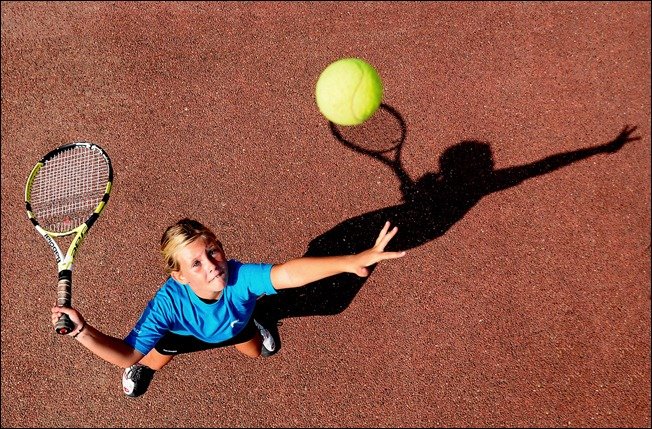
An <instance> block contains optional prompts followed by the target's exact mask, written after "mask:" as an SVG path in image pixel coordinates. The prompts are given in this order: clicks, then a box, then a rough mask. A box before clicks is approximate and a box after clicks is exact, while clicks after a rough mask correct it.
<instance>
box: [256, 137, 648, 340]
mask: <svg viewBox="0 0 652 429" xmlns="http://www.w3.org/2000/svg"><path fill="white" fill-rule="evenodd" d="M635 129H636V127H625V128H624V129H623V130H622V131H621V133H620V134H619V135H618V137H616V138H615V139H614V140H613V141H611V142H609V143H606V144H603V145H599V146H595V147H590V148H585V149H580V150H577V151H572V152H566V153H561V154H556V155H552V156H549V157H547V158H545V159H542V160H540V161H536V162H533V163H530V164H527V165H523V166H517V167H511V168H506V169H501V170H495V169H494V168H493V165H494V162H493V155H492V151H491V148H490V146H489V144H487V143H484V142H478V141H463V142H460V143H458V144H456V145H453V146H451V147H449V148H448V149H446V151H444V153H443V154H442V156H441V157H440V166H441V168H440V172H437V173H435V172H431V173H427V174H425V175H424V176H423V177H421V178H420V179H419V180H418V181H416V182H415V183H414V184H412V182H410V186H409V190H408V191H405V192H404V201H403V203H401V204H397V205H394V206H390V207H385V208H382V209H379V210H375V211H371V212H368V213H364V214H362V215H360V216H356V217H353V218H350V219H347V220H345V221H343V222H341V223H339V224H338V225H336V226H334V227H333V228H331V229H329V230H328V231H326V232H324V233H323V234H321V235H319V236H318V237H316V238H315V239H313V240H312V241H311V242H310V244H309V246H308V249H307V251H306V253H305V254H304V256H334V255H349V254H354V253H359V252H361V251H364V250H366V249H368V248H369V247H371V246H373V244H374V240H375V238H376V235H377V231H378V230H379V229H380V228H382V226H383V224H384V223H385V221H390V222H391V224H392V225H395V226H398V228H399V232H398V234H397V235H396V236H395V237H394V238H393V240H392V241H391V242H390V243H389V244H388V246H387V251H399V250H409V249H413V248H415V247H418V246H421V245H423V244H426V243H428V242H430V241H432V240H434V239H436V238H438V237H440V236H442V235H443V234H445V233H446V232H447V231H448V230H449V229H450V228H451V227H452V226H453V225H454V224H455V223H456V222H458V221H459V220H461V219H462V218H463V217H464V216H465V215H466V213H467V212H468V211H469V210H470V209H471V208H473V206H475V204H477V202H478V201H480V199H482V197H483V196H485V195H488V194H490V193H492V192H497V191H501V190H504V189H507V188H510V187H512V186H516V185H518V184H519V183H521V182H523V181H524V180H526V179H529V178H532V177H536V176H541V175H543V174H547V173H550V172H553V171H555V170H557V169H559V168H562V167H564V166H567V165H570V164H572V163H574V162H577V161H580V160H583V159H586V158H588V157H590V156H593V155H596V154H601V153H614V152H616V151H618V150H619V149H621V148H622V147H623V146H624V145H625V144H627V143H629V142H632V141H635V140H639V139H640V138H639V137H631V134H632V133H633V132H634V131H635ZM372 158H373V157H372ZM394 167H395V165H394ZM395 171H397V170H396V169H395ZM398 171H399V172H400V173H401V174H400V175H397V176H398V179H399V180H400V183H401V185H402V188H404V186H403V185H405V180H406V179H405V177H403V174H404V170H402V169H401V170H398ZM370 268H371V269H370V272H373V267H370ZM368 278H369V277H358V276H356V275H353V274H339V275H336V276H332V277H329V278H326V279H323V280H320V281H317V282H314V283H310V284H308V285H306V286H303V287H300V288H296V289H283V290H281V291H279V293H278V294H276V295H271V296H265V297H263V298H261V299H260V300H259V303H258V305H257V308H256V314H257V315H256V317H257V319H259V320H262V321H265V323H266V324H267V325H266V326H269V327H270V328H269V329H270V330H275V329H276V325H277V322H278V321H280V320H282V319H285V318H290V317H303V316H326V315H336V314H339V313H341V312H342V311H344V310H345V309H346V308H347V307H348V306H349V305H350V304H351V302H352V301H353V299H354V298H355V296H356V295H357V293H358V292H359V290H360V288H361V287H362V286H363V285H364V283H365V282H366V281H367V279H368ZM273 333H274V332H273ZM275 337H276V338H278V331H275Z"/></svg>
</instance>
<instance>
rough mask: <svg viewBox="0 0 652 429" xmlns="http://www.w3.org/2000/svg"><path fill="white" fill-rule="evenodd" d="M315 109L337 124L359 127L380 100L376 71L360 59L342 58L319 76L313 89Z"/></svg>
mask: <svg viewBox="0 0 652 429" xmlns="http://www.w3.org/2000/svg"><path fill="white" fill-rule="evenodd" d="M315 98H316V100H317V107H319V111H320V112H321V114H322V115H324V116H325V117H326V119H328V120H329V121H331V122H334V123H336V124H338V125H359V124H361V123H363V122H364V121H366V120H367V119H369V118H370V117H371V116H372V115H373V114H374V113H375V112H376V110H378V107H379V106H380V102H381V101H382V99H383V83H382V81H381V80H380V76H378V72H376V69H374V68H373V67H372V66H371V65H370V64H369V63H367V62H365V61H363V60H361V59H359V58H342V59H340V60H337V61H335V62H333V63H331V64H329V65H328V67H326V68H325V69H324V71H323V72H322V73H321V74H320V75H319V79H318V80H317V86H316V88H315Z"/></svg>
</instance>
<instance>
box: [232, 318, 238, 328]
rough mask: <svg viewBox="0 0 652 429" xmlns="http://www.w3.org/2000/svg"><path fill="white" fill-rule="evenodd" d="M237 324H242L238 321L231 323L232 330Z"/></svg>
mask: <svg viewBox="0 0 652 429" xmlns="http://www.w3.org/2000/svg"><path fill="white" fill-rule="evenodd" d="M236 323H240V321H239V320H238V319H236V320H234V321H233V322H231V328H233V327H235V324H236Z"/></svg>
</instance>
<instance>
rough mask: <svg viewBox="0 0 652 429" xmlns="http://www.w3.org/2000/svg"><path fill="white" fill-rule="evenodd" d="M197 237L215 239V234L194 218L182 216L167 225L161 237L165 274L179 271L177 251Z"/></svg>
mask: <svg viewBox="0 0 652 429" xmlns="http://www.w3.org/2000/svg"><path fill="white" fill-rule="evenodd" d="M198 238H204V239H205V240H207V241H216V242H217V243H219V241H218V240H217V237H216V236H215V234H214V233H213V232H212V231H211V230H210V229H208V228H207V227H205V226H204V225H202V224H201V223H200V222H197V221H196V220H192V219H188V218H184V219H181V220H180V221H178V222H177V223H175V224H174V225H172V226H170V227H168V229H166V230H165V232H164V233H163V237H161V254H162V255H163V262H164V264H165V272H166V273H167V274H170V273H172V271H179V261H178V260H177V257H176V255H177V251H178V250H180V249H181V248H183V247H185V246H187V245H188V244H190V243H192V242H194V241H195V240H197V239H198Z"/></svg>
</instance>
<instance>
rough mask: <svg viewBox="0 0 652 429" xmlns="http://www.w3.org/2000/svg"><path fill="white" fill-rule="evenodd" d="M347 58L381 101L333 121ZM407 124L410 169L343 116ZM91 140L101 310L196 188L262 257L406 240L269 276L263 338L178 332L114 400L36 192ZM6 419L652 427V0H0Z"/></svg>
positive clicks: (236, 242) (157, 265)
mask: <svg viewBox="0 0 652 429" xmlns="http://www.w3.org/2000/svg"><path fill="white" fill-rule="evenodd" d="M345 56H358V57H361V58H364V59H366V60H367V61H369V62H370V63H371V64H373V65H374V66H375V67H376V68H377V69H378V71H379V73H380V75H381V77H382V78H383V81H384V83H385V97H384V103H385V106H384V107H383V109H382V110H380V111H379V112H378V113H377V115H376V116H374V118H372V120H371V121H370V122H369V123H367V124H365V125H364V126H361V127H359V128H355V129H343V130H337V129H331V127H330V126H329V124H328V122H327V121H326V120H325V119H324V118H323V117H321V115H320V114H319V112H318V111H317V108H316V104H315V102H314V99H313V89H314V85H315V83H316V79H317V77H318V75H319V73H320V72H321V70H322V69H323V68H324V67H326V66H327V65H328V64H329V63H330V62H331V61H333V60H335V59H338V58H340V57H345ZM626 125H631V126H638V129H637V130H636V131H635V133H634V134H633V135H632V137H640V139H638V140H635V141H632V142H630V143H629V144H627V145H625V146H624V147H623V148H622V149H621V150H619V151H616V152H614V153H604V150H602V149H596V150H595V151H593V152H591V156H588V153H587V152H586V151H584V152H582V151H580V150H582V149H586V148H590V147H598V146H600V145H604V144H606V143H608V142H609V141H612V140H613V139H614V138H616V137H617V136H618V134H619V133H620V131H621V130H622V129H623V128H624V127H625V126H626ZM396 139H399V140H402V141H403V154H402V167H403V170H404V172H405V174H406V175H407V177H408V178H409V180H410V181H412V182H414V183H415V187H414V188H413V189H412V190H411V191H410V192H407V190H406V188H405V187H404V186H403V187H402V186H401V185H402V184H405V182H406V180H407V179H406V178H405V177H399V175H397V171H393V170H392V169H390V168H387V167H386V166H385V165H383V164H381V163H380V162H378V161H377V160H375V159H373V158H371V157H368V156H365V155H362V154H360V153H357V152H354V151H353V150H350V149H349V148H348V147H346V145H345V144H344V143H343V142H345V141H348V142H351V141H352V142H356V141H358V142H361V141H368V140H376V141H380V142H381V143H382V142H387V141H395V140H396ZM74 140H89V141H92V142H95V143H98V144H100V145H102V146H103V147H104V148H105V149H106V150H107V151H108V152H109V154H110V155H111V157H112V159H113V162H114V166H115V188H114V192H113V194H112V196H111V200H110V202H109V205H108V207H107V210H106V211H105V212H104V214H103V215H102V218H100V220H99V222H98V223H97V224H96V226H95V227H94V229H93V230H92V231H91V234H90V235H89V237H88V239H87V240H86V242H85V243H84V245H83V247H82V250H81V254H80V255H79V256H78V259H77V264H76V269H75V283H74V287H73V289H74V298H73V302H74V304H75V306H76V307H78V308H79V309H80V310H81V311H82V313H83V314H84V316H85V317H86V318H87V319H88V320H89V322H90V323H91V324H93V325H94V326H96V327H98V328H99V329H101V330H103V331H104V332H106V333H109V334H111V335H115V336H120V337H122V336H124V335H126V334H127V332H128V331H129V330H130V329H131V327H132V325H133V323H134V322H135V320H136V319H137V318H138V316H139V315H140V311H141V310H142V309H143V307H144V306H145V304H146V302H147V301H148V300H149V298H150V297H151V296H152V294H153V293H154V292H155V290H156V289H157V287H158V285H159V284H160V282H161V281H162V280H163V279H164V277H163V273H162V264H161V262H160V260H159V255H158V248H157V243H158V240H159V238H160V235H161V234H162V232H163V230H164V229H165V227H166V226H168V225H169V224H171V223H173V222H175V221H176V220H177V219H178V218H180V217H182V216H190V217H195V218H197V219H199V220H201V221H203V222H204V223H206V224H208V225H209V226H211V227H212V228H214V229H215V230H216V232H217V233H218V235H219V236H220V237H221V239H222V240H223V242H224V243H225V247H226V250H227V253H228V255H229V256H230V257H234V258H238V259H242V260H245V261H267V262H282V261H285V260H287V259H289V258H293V257H298V256H301V255H304V254H306V253H309V254H328V253H332V252H339V251H348V250H355V249H358V248H361V246H362V247H365V246H367V245H369V244H370V243H371V242H373V240H374V239H375V235H376V234H377V232H378V231H379V230H380V227H381V226H382V222H383V221H384V220H385V219H390V220H392V221H393V222H394V223H395V224H397V225H398V226H399V228H400V232H399V235H398V236H397V237H396V240H395V243H394V245H395V246H396V247H401V248H404V249H406V250H408V255H407V256H406V257H405V258H404V259H402V260H400V261H392V262H389V263H384V264H381V265H380V266H378V267H377V269H376V270H375V271H374V272H373V274H372V275H371V276H370V277H369V278H368V279H367V280H366V281H358V280H357V279H355V278H352V277H349V276H340V277H337V278H334V279H333V281H331V282H324V283H323V284H319V285H314V286H312V287H309V288H306V289H305V290H303V291H302V292H301V293H299V292H297V293H294V294H288V295H285V296H283V297H280V298H282V299H276V300H274V301H269V302H267V304H266V305H267V311H268V316H269V318H270V319H271V320H278V321H279V326H278V332H279V334H280V338H281V346H282V347H281V349H280V351H279V353H278V354H276V355H275V356H273V357H271V358H269V359H257V360H252V359H248V358H245V357H244V356H241V355H240V354H239V353H237V352H236V351H235V350H234V349H233V348H229V349H220V350H212V351H207V352H201V353H196V354H191V355H186V356H180V357H178V358H176V359H175V360H174V361H173V362H172V363H171V364H170V365H169V366H167V367H166V368H165V369H164V370H163V371H161V372H160V373H158V374H157V375H156V377H155V379H154V381H153V383H152V385H151V387H150V391H149V392H148V393H147V394H146V395H145V396H143V397H142V398H139V399H137V400H132V399H126V398H124V397H123V394H122V392H121V388H120V375H121V370H120V369H118V368H117V367H115V366H113V365H111V364H108V363H106V362H104V361H102V360H101V359H99V358H96V357H94V356H93V355H92V354H90V353H89V352H88V351H86V350H85V349H83V348H82V347H81V346H80V345H79V344H77V343H76V342H74V341H72V340H70V339H69V338H61V337H58V336H57V335H56V334H54V333H53V331H52V327H51V325H50V322H49V314H50V306H51V305H52V304H53V302H54V297H55V294H54V286H55V279H56V270H55V267H54V265H53V261H52V255H51V254H50V250H49V249H48V247H47V245H46V244H45V242H44V241H43V240H42V239H41V238H40V237H39V236H38V234H37V233H36V232H35V231H34V230H33V228H32V226H31V224H30V223H29V222H28V220H27V217H26V215H25V212H24V208H23V206H24V203H23V186H24V182H25V179H26V178H27V175H28V174H29V171H30V169H31V167H32V165H33V163H34V162H35V161H36V160H38V159H39V158H40V156H41V155H42V154H43V153H45V152H46V151H47V150H49V149H51V148H53V147H55V146H58V145H60V144H63V143H67V142H70V141H74ZM577 151H580V152H577ZM443 155H444V156H443ZM584 155H587V156H584ZM548 157H551V158H548ZM546 158H548V159H547V160H545V161H543V162H538V161H542V160H544V159H546ZM440 160H441V161H442V163H441V164H440ZM491 160H493V164H491ZM440 170H445V171H448V172H451V171H455V172H457V174H458V176H456V177H458V178H461V179H460V180H457V179H451V178H450V177H452V176H450V177H449V176H446V175H445V174H441V175H437V174H436V173H438V172H441V171H440ZM447 177H448V178H447ZM489 185H492V186H493V187H492V188H491V189H492V190H493V191H495V192H489ZM2 426H3V427H29V426H36V427H103V426H114V427H146V426H153V427H161V426H163V427H166V426H186V427H207V426H235V427H248V426H254V427H277V426H294V427H310V426H330V427H333V426H338V427H341V426H345V427H346V426H348V427H351V426H353V427H361V426H363V427H374V426H418V427H433V426H462V427H465V426H510V427H517V426H562V427H563V426H574V427H577V426H584V427H587V426H589V427H600V426H602V427H610V426H616V427H632V426H644V427H645V426H647V427H650V4H649V3H648V2H637V3H621V2H619V3H616V2H603V3H567V2H562V3H557V2H555V3H521V2H511V3H463V4H462V3H424V4H421V3H419V4H417V3H391V4H390V3H250V2H247V3H228V4H226V3H191V2H187V3H185V2H184V3H167V4H157V3H151V2H146V3H145V2H143V3H131V2H130V3H113V2H111V3H104V2H97V3H72V2H65V3H58V2H57V3H43V2H40V3H32V2H30V3H27V2H2Z"/></svg>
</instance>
